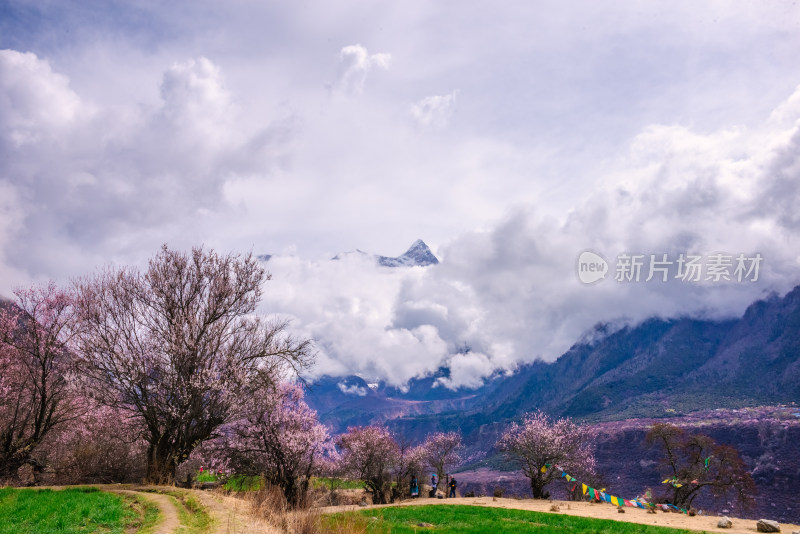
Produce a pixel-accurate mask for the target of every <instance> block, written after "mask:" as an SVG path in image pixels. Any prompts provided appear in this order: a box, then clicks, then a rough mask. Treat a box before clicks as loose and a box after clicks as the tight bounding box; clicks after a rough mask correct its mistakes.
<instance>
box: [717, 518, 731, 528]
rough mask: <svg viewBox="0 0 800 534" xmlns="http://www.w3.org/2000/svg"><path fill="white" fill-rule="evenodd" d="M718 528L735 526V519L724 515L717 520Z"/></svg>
mask: <svg viewBox="0 0 800 534" xmlns="http://www.w3.org/2000/svg"><path fill="white" fill-rule="evenodd" d="M717 528H733V521H731V520H730V518H728V517H723V518H722V519H720V520H719V521H717Z"/></svg>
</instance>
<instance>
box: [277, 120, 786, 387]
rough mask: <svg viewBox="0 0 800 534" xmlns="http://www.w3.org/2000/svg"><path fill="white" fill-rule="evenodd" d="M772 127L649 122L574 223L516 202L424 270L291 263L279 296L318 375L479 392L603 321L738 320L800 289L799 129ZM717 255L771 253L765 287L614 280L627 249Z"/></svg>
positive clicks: (586, 198) (578, 209) (762, 278)
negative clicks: (599, 265)
mask: <svg viewBox="0 0 800 534" xmlns="http://www.w3.org/2000/svg"><path fill="white" fill-rule="evenodd" d="M772 124H773V123H769V122H767V123H765V124H764V125H762V126H761V127H757V128H754V129H752V130H750V129H745V128H735V129H726V130H721V131H718V132H710V133H708V134H700V133H697V132H695V131H692V130H691V129H688V128H683V127H674V126H661V125H653V126H650V127H647V128H645V129H644V131H643V132H642V133H641V134H640V135H638V136H636V137H635V138H634V139H633V140H632V141H631V143H630V150H629V152H628V153H627V155H625V157H623V158H620V160H619V162H618V163H617V165H616V169H615V170H614V171H612V172H610V173H609V174H608V175H607V176H605V177H604V179H603V180H601V183H602V184H603V186H602V187H601V188H600V189H597V190H590V191H586V192H585V194H584V195H583V198H582V199H577V200H576V202H575V206H574V208H573V209H572V210H571V212H570V214H569V215H568V216H567V217H565V218H563V219H557V218H553V217H550V216H548V215H546V214H545V213H544V212H542V211H540V210H537V209H534V208H532V207H530V206H526V207H520V208H518V209H515V210H513V211H512V212H511V213H510V214H509V215H508V216H507V217H506V218H505V219H504V220H502V221H500V222H498V223H497V224H496V225H494V226H493V227H492V228H490V229H488V230H485V231H477V232H470V233H465V234H463V235H461V236H460V237H459V238H457V239H455V240H453V241H452V242H450V243H448V244H446V245H445V246H444V247H442V248H441V250H440V251H439V252H440V254H441V256H442V263H441V264H439V265H437V266H435V267H431V268H427V269H412V270H397V271H391V272H386V270H383V269H379V268H376V267H374V266H373V265H372V263H371V262H369V261H368V260H364V258H363V257H360V256H359V257H355V258H351V262H350V263H341V262H328V263H319V264H314V265H313V268H311V270H307V271H306V272H304V273H302V274H300V273H299V268H298V266H297V265H293V266H292V268H291V269H286V270H285V267H287V266H288V264H280V265H281V268H280V269H278V270H277V271H276V272H278V273H282V275H281V276H276V278H275V280H274V283H275V284H276V286H277V287H282V286H283V284H287V287H285V288H283V289H281V290H280V292H281V293H282V294H283V295H284V296H285V295H286V294H287V293H291V294H292V298H284V299H281V298H278V299H277V300H274V299H275V296H274V295H273V297H270V299H271V300H273V301H274V303H275V309H285V310H294V311H295V316H296V318H297V323H298V324H299V325H304V326H305V327H307V328H308V330H306V331H307V332H309V333H311V332H313V333H314V335H315V336H317V337H318V339H320V340H321V341H322V342H323V345H324V347H325V353H326V355H325V358H323V364H322V366H321V367H320V368H319V372H329V371H335V370H338V371H342V370H345V372H346V373H350V372H355V373H361V374H364V375H365V376H370V377H377V378H383V379H385V380H388V381H389V382H391V383H394V384H398V383H402V382H404V381H405V380H407V379H408V378H410V377H413V376H417V375H418V374H423V373H426V372H431V371H433V370H434V369H436V368H438V367H439V366H441V365H447V366H449V368H450V377H449V378H448V379H446V380H441V381H440V382H441V383H442V384H443V385H445V386H447V387H459V386H466V387H475V386H477V385H479V384H480V383H481V380H482V379H483V378H485V377H486V376H489V375H490V374H491V373H492V372H494V371H496V370H498V369H499V370H508V369H513V368H514V367H515V366H516V365H517V364H518V363H519V362H523V361H532V360H533V359H535V358H544V359H546V360H551V359H554V358H556V357H557V356H559V355H560V354H562V353H563V352H564V351H566V350H567V349H568V348H569V347H570V346H571V345H572V344H573V343H575V342H576V341H577V340H578V339H579V338H580V337H581V336H582V335H584V334H586V333H587V331H589V330H590V329H591V328H592V327H593V326H594V325H595V324H597V323H599V322H605V321H612V322H615V324H616V326H617V327H618V326H620V325H622V324H625V323H629V322H631V323H635V322H638V321H641V320H644V319H646V318H648V317H652V316H661V317H676V316H682V315H689V316H700V317H706V318H722V317H730V316H732V315H737V314H740V313H742V312H743V311H744V308H745V306H747V305H748V304H749V303H750V302H752V301H753V300H755V299H757V298H760V297H763V296H765V295H766V294H768V293H769V292H771V291H778V292H783V291H787V290H788V289H790V288H791V287H792V286H793V285H795V284H797V283H798V282H800V280H799V279H798V276H797V274H796V273H797V269H798V266H800V257H798V256H797V252H796V251H797V250H800V237H797V236H798V235H800V234H798V233H797V231H796V230H797V226H798V220H799V219H798V217H797V216H796V213H797V208H798V206H797V202H798V199H800V194H799V193H800V192H798V191H797V188H798V187H800V186H798V185H797V184H798V183H800V165H798V158H797V154H798V151H797V149H796V143H797V139H800V133H798V132H800V128H798V127H797V126H791V127H786V128H783V129H781V130H778V129H775V128H774V127H772V126H770V125H772ZM586 249H592V250H595V251H598V252H600V253H602V254H604V256H605V257H606V258H608V259H609V260H610V262H611V263H612V267H611V271H610V272H609V276H608V277H607V279H606V280H604V281H601V282H599V283H597V284H595V285H591V286H589V285H583V284H582V283H580V281H579V279H578V277H577V274H576V260H577V258H578V255H579V254H580V253H581V252H582V251H583V250H586ZM716 252H725V253H728V254H731V255H734V256H735V255H737V254H739V253H743V254H745V255H747V256H748V257H750V256H753V255H755V254H756V253H759V254H761V255H762V256H763V258H764V263H763V265H762V266H761V272H760V275H759V280H758V282H756V283H752V282H748V281H744V282H741V283H737V282H730V283H715V282H713V281H706V280H705V276H706V275H705V274H704V275H703V278H704V279H703V280H702V281H701V282H699V283H689V282H682V281H679V280H674V279H672V280H670V281H669V282H668V283H663V282H660V281H658V278H656V280H654V281H651V282H649V283H645V278H646V277H647V274H648V273H647V272H646V270H645V271H644V272H643V275H642V277H641V281H640V282H639V283H634V282H631V283H619V282H617V281H615V280H614V276H615V271H614V264H615V260H616V258H617V256H618V255H619V254H623V253H627V254H643V255H645V256H646V257H647V258H649V255H651V254H655V255H658V256H659V258H660V255H661V254H664V253H666V254H669V256H670V258H671V259H672V260H673V261H675V260H677V257H678V255H679V254H680V253H686V254H696V253H699V254H701V255H706V256H707V255H710V254H712V253H716ZM357 260H358V261H361V263H353V262H356V261H357ZM648 261H649V259H648ZM292 262H293V263H295V262H297V260H292ZM675 269H676V268H675ZM676 272H677V271H676V270H673V271H671V273H672V274H671V276H674V274H676ZM731 272H732V271H731ZM290 273H291V274H290ZM284 276H288V277H289V280H287V279H285V277H284ZM289 287H293V288H295V289H294V290H293V291H290V290H289V289H288V288H289ZM301 288H302V293H303V295H302V296H300V295H299V292H300V290H301ZM302 303H305V304H304V306H305V307H304V308H300V307H298V305H299V304H302ZM312 303H313V304H312ZM312 306H313V307H315V308H314V309H313V310H312V309H311V307H312ZM464 346H466V347H468V348H469V349H470V350H469V351H468V352H466V353H464V350H463V347H464ZM328 358H330V359H332V360H335V361H336V362H337V365H339V364H341V366H342V367H341V368H336V367H334V366H329V365H327V363H326V362H327V361H328V360H327V359H328Z"/></svg>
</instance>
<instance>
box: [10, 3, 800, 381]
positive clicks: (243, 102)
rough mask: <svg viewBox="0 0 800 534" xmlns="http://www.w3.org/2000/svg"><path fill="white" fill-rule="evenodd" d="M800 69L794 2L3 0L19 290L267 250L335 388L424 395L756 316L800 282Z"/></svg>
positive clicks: (13, 252) (14, 269) (270, 308)
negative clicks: (192, 251) (427, 387)
mask: <svg viewBox="0 0 800 534" xmlns="http://www.w3.org/2000/svg"><path fill="white" fill-rule="evenodd" d="M797 50H800V7H798V6H797V5H795V3H794V2H782V1H775V2H768V3H767V2H736V1H724V2H723V1H720V2H694V1H692V2H689V1H685V2H681V1H678V2H670V3H656V2H633V1H629V2H569V3H566V2H545V1H534V2H514V3H512V2H501V3H493V4H490V3H488V2H470V1H459V2H451V1H436V2H423V1H415V0H412V1H408V2H392V3H389V2H351V1H346V0H345V1H337V2H311V1H297V2H272V1H260V2H249V1H231V2H225V3H222V2H207V1H202V0H198V1H191V2H182V1H176V2H168V3H164V2H156V1H138V2H137V1H132V2H125V3H120V2H100V1H75V2H72V1H69V0H59V1H48V0H37V1H32V0H31V1H29V0H10V1H9V0H2V1H0V294H2V295H6V296H10V295H11V293H12V291H13V289H14V288H15V287H19V286H26V285H29V284H32V283H43V282H45V281H46V280H49V279H53V280H55V281H57V282H58V283H61V284H69V283H70V281H71V280H73V279H74V278H75V277H78V276H83V275H87V274H91V273H92V272H94V271H95V270H97V269H99V268H101V267H103V266H105V265H109V264H113V265H133V266H142V265H144V264H145V263H146V261H147V259H148V258H149V257H151V256H152V255H154V254H155V253H156V252H157V250H158V248H159V247H160V245H161V244H163V243H167V244H169V246H171V247H173V248H178V249H188V248H189V247H191V246H193V245H200V244H202V245H204V246H207V247H211V248H214V249H215V250H218V251H221V252H226V253H227V252H233V253H248V252H253V253H256V254H272V255H273V257H272V259H271V260H270V261H269V262H268V263H267V268H268V270H269V271H270V272H271V274H272V280H270V281H269V282H268V283H267V284H266V287H265V298H264V301H263V303H262V305H261V308H260V311H261V312H263V313H265V314H279V315H281V316H283V317H285V318H288V319H290V320H291V329H292V331H294V332H296V333H298V334H300V335H304V336H308V337H311V338H313V339H314V340H315V341H316V343H317V347H318V351H319V353H318V358H317V365H316V367H315V368H314V369H313V370H312V373H311V374H312V375H321V374H334V375H347V374H351V373H355V374H359V375H360V376H363V377H365V378H368V379H371V380H372V379H374V380H385V381H387V382H389V383H391V384H394V385H399V386H402V385H403V384H404V383H405V382H406V381H407V380H408V379H410V378H412V377H415V376H424V375H426V374H429V373H431V372H434V371H436V369H437V368H438V367H440V366H443V365H444V366H448V367H449V369H450V377H449V378H447V379H444V380H443V381H442V385H443V386H447V387H458V386H467V387H474V386H477V385H480V383H481V381H482V380H483V379H484V378H485V377H487V376H489V375H491V374H492V373H493V372H511V371H513V369H514V368H515V367H516V366H517V365H519V364H520V363H524V362H530V361H533V360H535V359H544V360H553V359H555V358H557V357H558V356H559V355H560V354H562V353H563V352H564V351H565V350H567V349H568V348H569V347H570V346H571V345H572V344H573V343H575V342H576V341H578V340H587V339H591V336H592V335H593V334H592V332H593V331H594V330H593V329H594V327H595V325H597V324H600V323H608V324H610V325H612V327H614V328H616V327H619V326H621V325H624V324H635V323H636V322H638V321H641V320H643V319H645V318H647V317H651V316H659V317H664V318H670V317H679V316H692V317H702V318H723V317H734V316H738V315H741V313H743V311H744V309H745V308H746V306H747V305H748V304H749V303H751V302H752V301H754V300H756V299H759V298H767V297H769V296H770V295H773V294H778V295H781V294H783V293H785V292H786V291H788V290H790V289H791V288H792V287H794V286H795V285H797V284H799V283H800V274H799V273H800V270H799V269H798V267H800V243H798V237H797V236H798V235H800V232H798V230H800V205H798V204H800V190H799V189H800V160H799V159H798V154H799V153H798V149H799V148H800V133H799V132H798V119H800V89H798V86H800V54H797ZM416 239H423V240H424V241H425V242H426V243H427V244H428V245H429V246H430V247H431V249H432V250H433V252H434V253H435V254H436V255H437V257H438V258H439V259H440V261H441V263H440V264H439V265H436V266H431V267H425V268H423V267H413V268H402V269H389V268H382V267H378V266H376V265H375V264H374V263H373V262H372V261H371V260H370V259H369V258H365V257H362V256H360V255H346V256H344V259H342V260H339V261H330V258H331V257H333V256H334V255H337V254H340V253H342V252H347V251H352V250H355V249H356V248H358V249H361V250H365V251H369V252H371V253H375V254H382V255H385V256H396V255H399V254H401V253H402V252H403V251H404V250H405V249H406V248H407V247H408V246H410V245H411V244H412V243H413V242H414V241H415V240H416ZM587 251H588V252H591V254H590V255H588V256H586V255H584V256H582V253H584V252H587ZM664 255H666V256H664ZM690 256H691V257H696V258H699V259H696V260H693V261H695V263H693V265H697V264H699V265H701V271H700V273H699V275H698V276H697V277H696V279H695V277H694V275H695V274H698V273H697V271H692V270H688V271H687V270H684V269H683V266H684V263H683V262H684V261H688V260H689V259H690ZM587 258H588V260H587ZM581 259H583V260H586V261H583V262H582V261H581ZM589 260H591V261H589ZM590 263H591V264H592V266H590V265H589V264H590ZM603 263H605V268H604V269H605V272H603V270H602V269H603V268H602V265H603ZM637 263H641V272H640V275H641V276H640V277H638V279H637V276H636V273H635V271H634V270H633V269H632V268H630V267H631V266H634V265H636V264H637ZM582 264H583V267H581V265H582ZM594 264H596V265H597V266H598V267H597V268H598V269H601V271H600V272H601V275H602V274H604V275H605V276H604V277H600V278H598V279H597V280H594V281H593V282H592V283H584V282H586V281H587V278H586V277H587V276H590V275H591V276H594V275H593V273H594V271H591V272H590V271H589V269H591V268H594ZM656 267H657V268H656ZM581 268H583V269H584V271H583V272H581V271H580V269H581ZM651 268H653V272H652V273H651V272H650V269H651ZM687 273H688V274H690V275H691V276H688V277H687V276H686V275H687ZM651 274H652V275H653V276H650V275H651ZM662 274H663V276H662ZM648 277H649V278H650V280H649V281H646V279H647V278H648ZM664 277H666V281H664ZM726 278H729V280H726ZM740 279H741V280H740ZM687 357H691V355H687Z"/></svg>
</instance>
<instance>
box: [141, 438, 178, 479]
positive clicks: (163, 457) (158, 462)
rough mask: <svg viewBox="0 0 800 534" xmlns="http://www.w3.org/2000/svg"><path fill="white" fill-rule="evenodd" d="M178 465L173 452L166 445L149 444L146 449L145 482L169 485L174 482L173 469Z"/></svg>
mask: <svg viewBox="0 0 800 534" xmlns="http://www.w3.org/2000/svg"><path fill="white" fill-rule="evenodd" d="M177 467H178V463H177V461H176V457H175V454H174V453H173V452H172V451H170V450H167V448H166V447H159V446H158V445H155V446H154V445H150V447H149V448H148V450H147V474H146V475H145V482H146V483H148V484H165V485H171V484H173V483H174V482H175V470H176V469H177Z"/></svg>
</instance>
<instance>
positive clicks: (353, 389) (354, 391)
mask: <svg viewBox="0 0 800 534" xmlns="http://www.w3.org/2000/svg"><path fill="white" fill-rule="evenodd" d="M336 387H338V388H339V391H341V392H342V393H344V394H345V395H357V396H359V397H363V396H365V395H366V394H367V390H366V389H365V388H364V387H363V386H359V385H358V384H353V385H352V386H348V385H347V384H345V383H344V382H339V383H338V384H336Z"/></svg>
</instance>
